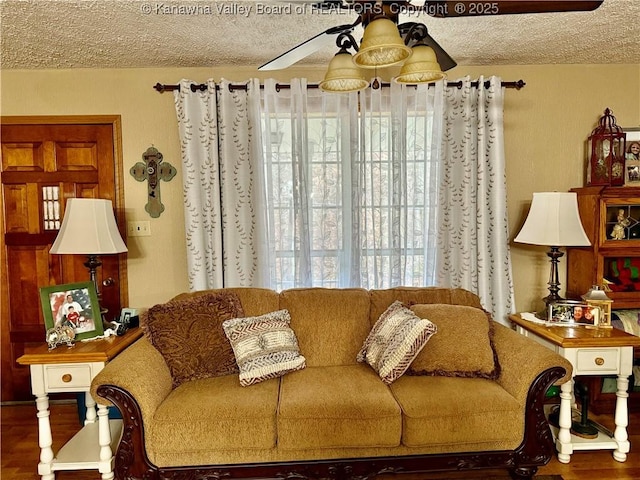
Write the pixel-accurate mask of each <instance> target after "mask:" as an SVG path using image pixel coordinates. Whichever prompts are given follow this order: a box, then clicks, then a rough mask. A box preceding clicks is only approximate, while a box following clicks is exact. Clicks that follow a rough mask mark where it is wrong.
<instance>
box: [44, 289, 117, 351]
mask: <svg viewBox="0 0 640 480" xmlns="http://www.w3.org/2000/svg"><path fill="white" fill-rule="evenodd" d="M40 302H41V304H42V313H43V315H44V325H45V331H48V330H49V329H51V328H54V327H56V326H60V325H69V326H71V328H73V331H74V333H75V340H85V339H89V338H93V337H97V336H99V335H102V334H103V333H104V327H103V325H102V316H101V314H100V304H99V303H98V295H97V294H96V288H95V285H94V284H93V282H79V283H68V284H64V285H52V286H49V287H41V288H40ZM78 310H79V311H78Z"/></svg>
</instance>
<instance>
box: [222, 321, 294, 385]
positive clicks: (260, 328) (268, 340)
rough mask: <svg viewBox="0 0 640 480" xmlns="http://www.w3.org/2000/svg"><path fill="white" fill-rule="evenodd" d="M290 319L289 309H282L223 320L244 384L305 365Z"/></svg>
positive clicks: (282, 373) (279, 375) (242, 383)
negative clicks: (256, 315) (290, 325)
mask: <svg viewBox="0 0 640 480" xmlns="http://www.w3.org/2000/svg"><path fill="white" fill-rule="evenodd" d="M290 323H291V316H290V315H289V311H288V310H278V311H277V312H271V313H266V314H264V315H260V316H258V317H246V318H234V319H231V320H227V321H225V322H224V323H223V324H222V327H223V328H224V332H225V333H226V335H227V337H228V338H229V341H230V342H231V347H232V348H233V352H234V354H235V356H236V361H237V363H238V366H239V367H240V376H239V378H240V385H242V386H243V387H247V386H249V385H253V384H255V383H259V382H263V381H265V380H268V379H270V378H276V377H281V376H283V375H285V374H286V373H288V372H293V371H295V370H301V369H303V368H304V367H305V364H306V360H305V358H304V357H303V356H302V355H300V350H299V348H298V339H297V338H296V334H295V333H294V332H293V330H291V327H289V324H290Z"/></svg>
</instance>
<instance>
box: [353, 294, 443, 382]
mask: <svg viewBox="0 0 640 480" xmlns="http://www.w3.org/2000/svg"><path fill="white" fill-rule="evenodd" d="M436 331H437V327H436V326H435V325H434V324H433V323H431V322H430V321H429V320H426V319H421V318H419V317H418V316H416V314H415V313H413V312H412V311H411V310H410V309H408V308H407V307H405V306H404V305H403V304H402V302H400V301H396V302H393V303H392V304H391V305H390V306H389V308H387V310H385V311H384V312H383V313H382V315H380V318H378V320H377V321H376V324H375V325H374V326H373V328H372V329H371V332H369V336H368V337H367V339H366V340H365V342H364V345H363V346H362V349H361V350H360V353H358V356H357V358H356V359H357V360H358V362H367V363H368V364H369V365H370V366H371V367H372V368H373V369H374V370H375V371H376V372H378V375H379V376H380V378H381V379H382V381H383V382H384V383H386V384H387V385H388V384H390V383H393V382H394V381H395V380H397V379H398V378H400V377H401V376H402V374H403V373H404V372H405V371H406V370H407V368H409V365H411V362H412V361H413V359H414V358H415V357H416V355H418V353H420V351H421V350H422V348H423V347H424V346H425V345H426V343H427V341H429V339H430V338H431V336H432V335H433V334H434V333H436Z"/></svg>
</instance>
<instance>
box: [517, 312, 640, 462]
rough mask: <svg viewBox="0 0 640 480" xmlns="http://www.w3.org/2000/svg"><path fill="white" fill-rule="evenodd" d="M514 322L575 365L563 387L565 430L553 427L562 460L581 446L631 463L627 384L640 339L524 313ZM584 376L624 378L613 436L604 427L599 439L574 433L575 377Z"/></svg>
mask: <svg viewBox="0 0 640 480" xmlns="http://www.w3.org/2000/svg"><path fill="white" fill-rule="evenodd" d="M509 320H511V321H512V322H513V323H514V324H515V325H516V330H517V331H518V333H520V334H522V335H524V336H526V337H529V338H531V339H533V340H535V341H536V342H538V343H540V344H542V345H544V346H546V347H548V348H550V349H551V350H553V351H555V352H556V353H558V354H560V355H562V356H563V357H564V358H566V359H567V360H568V361H569V362H571V365H572V366H573V376H572V378H571V381H569V382H566V383H564V384H563V385H561V387H560V418H559V427H560V428H559V429H553V428H552V429H553V430H554V433H555V436H556V449H557V450H558V460H559V461H560V462H561V463H569V461H570V460H571V454H572V453H573V452H574V451H577V450H613V458H615V459H616V460H617V461H619V462H624V461H626V459H627V453H629V449H630V443H629V436H628V435H627V426H628V425H629V412H628V409H627V398H628V397H629V393H628V392H627V388H628V387H629V376H630V375H631V370H632V367H633V347H638V346H640V337H636V336H634V335H629V334H628V333H626V332H623V331H622V330H619V329H617V328H587V327H585V326H577V327H556V326H546V325H542V324H538V323H535V322H530V321H528V320H524V319H523V318H522V317H521V316H520V315H511V316H510V317H509ZM578 375H581V376H602V375H617V376H618V378H617V391H616V410H615V416H614V420H615V425H616V428H615V432H614V433H613V436H612V437H611V436H609V435H607V434H605V433H603V432H602V431H600V432H598V437H597V438H594V439H585V438H581V437H578V436H575V435H572V434H571V408H572V404H573V403H574V401H573V383H574V381H573V377H575V376H578Z"/></svg>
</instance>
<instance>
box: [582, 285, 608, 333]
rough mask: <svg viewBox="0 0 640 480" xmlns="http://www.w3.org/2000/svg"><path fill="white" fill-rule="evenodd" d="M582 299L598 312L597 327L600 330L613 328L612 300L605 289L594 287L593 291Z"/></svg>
mask: <svg viewBox="0 0 640 480" xmlns="http://www.w3.org/2000/svg"><path fill="white" fill-rule="evenodd" d="M582 299H583V300H584V301H585V302H586V304H587V305H588V306H589V307H591V308H592V309H593V310H594V311H597V312H598V315H597V316H596V317H595V320H596V326H597V327H598V328H612V326H611V304H612V303H613V300H611V299H610V298H609V297H608V296H607V294H606V293H605V291H604V289H603V288H601V287H600V286H599V285H593V286H592V287H591V289H590V290H589V291H588V292H587V293H585V294H584V295H582Z"/></svg>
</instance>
